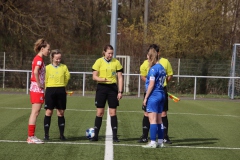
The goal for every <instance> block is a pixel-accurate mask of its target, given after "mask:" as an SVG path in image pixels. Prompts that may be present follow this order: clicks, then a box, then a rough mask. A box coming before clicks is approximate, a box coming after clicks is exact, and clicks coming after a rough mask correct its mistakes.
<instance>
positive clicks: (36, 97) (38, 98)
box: [30, 91, 44, 104]
mask: <svg viewBox="0 0 240 160" xmlns="http://www.w3.org/2000/svg"><path fill="white" fill-rule="evenodd" d="M30 101H31V103H32V104H34V103H41V104H43V103H44V93H38V92H31V91H30Z"/></svg>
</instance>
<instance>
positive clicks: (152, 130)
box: [142, 112, 158, 148]
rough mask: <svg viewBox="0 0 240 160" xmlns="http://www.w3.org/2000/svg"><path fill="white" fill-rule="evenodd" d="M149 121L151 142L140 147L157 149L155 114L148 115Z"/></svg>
mask: <svg viewBox="0 0 240 160" xmlns="http://www.w3.org/2000/svg"><path fill="white" fill-rule="evenodd" d="M148 117H149V121H150V140H151V142H150V143H148V144H147V145H144V146H142V147H144V148H157V146H158V145H157V142H156V138H157V137H156V135H157V113H156V112H149V113H148Z"/></svg>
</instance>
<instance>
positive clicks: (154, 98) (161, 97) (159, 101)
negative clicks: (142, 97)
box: [146, 91, 165, 113]
mask: <svg viewBox="0 0 240 160" xmlns="http://www.w3.org/2000/svg"><path fill="white" fill-rule="evenodd" d="M164 102H165V93H164V91H159V92H153V93H151V95H150V96H149V98H148V100H147V107H146V112H148V113H149V112H154V113H162V111H163V107H164Z"/></svg>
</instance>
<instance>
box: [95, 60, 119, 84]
mask: <svg viewBox="0 0 240 160" xmlns="http://www.w3.org/2000/svg"><path fill="white" fill-rule="evenodd" d="M92 69H93V70H95V71H98V76H99V77H100V78H106V79H108V80H111V82H98V83H103V84H113V83H117V77H116V76H117V75H116V74H117V72H118V71H120V70H122V69H123V67H122V65H121V64H120V62H119V61H118V60H117V59H116V58H112V59H111V60H110V61H109V62H108V61H106V60H105V59H104V57H102V58H99V59H97V60H96V62H95V63H94V64H93V66H92Z"/></svg>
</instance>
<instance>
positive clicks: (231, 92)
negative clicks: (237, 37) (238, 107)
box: [228, 43, 240, 99]
mask: <svg viewBox="0 0 240 160" xmlns="http://www.w3.org/2000/svg"><path fill="white" fill-rule="evenodd" d="M239 52H240V43H235V44H234V45H233V50H232V61H231V69H230V77H237V76H239V73H240V53H239ZM239 93H240V80H239V79H235V78H230V79H229V82H228V96H229V97H230V98H231V99H234V96H238V95H239Z"/></svg>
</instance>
